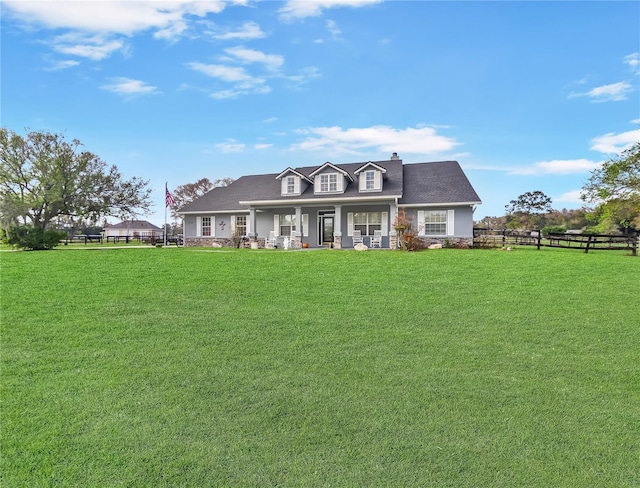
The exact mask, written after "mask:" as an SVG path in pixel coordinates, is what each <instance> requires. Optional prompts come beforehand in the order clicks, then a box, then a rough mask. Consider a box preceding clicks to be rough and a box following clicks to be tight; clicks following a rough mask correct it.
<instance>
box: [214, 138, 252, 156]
mask: <svg viewBox="0 0 640 488" xmlns="http://www.w3.org/2000/svg"><path fill="white" fill-rule="evenodd" d="M216 147H217V148H218V149H220V150H221V151H222V152H223V153H234V152H243V151H244V148H245V145H244V144H242V143H240V142H237V141H236V140H235V139H227V140H226V142H221V143H220V144H216Z"/></svg>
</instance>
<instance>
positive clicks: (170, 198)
mask: <svg viewBox="0 0 640 488" xmlns="http://www.w3.org/2000/svg"><path fill="white" fill-rule="evenodd" d="M174 203H175V201H174V200H173V196H172V195H171V192H170V191H169V188H167V185H166V184H165V185H164V206H165V207H170V206H171V205H173V204H174Z"/></svg>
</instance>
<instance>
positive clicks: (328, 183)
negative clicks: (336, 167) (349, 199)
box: [320, 173, 338, 193]
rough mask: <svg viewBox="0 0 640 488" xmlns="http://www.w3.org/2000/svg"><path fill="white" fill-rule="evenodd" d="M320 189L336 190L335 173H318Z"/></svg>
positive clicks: (336, 180) (336, 177) (323, 190)
mask: <svg viewBox="0 0 640 488" xmlns="http://www.w3.org/2000/svg"><path fill="white" fill-rule="evenodd" d="M320 191H321V192H323V193H324V192H336V191H338V175H337V173H330V174H325V175H320Z"/></svg>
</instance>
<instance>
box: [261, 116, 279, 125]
mask: <svg viewBox="0 0 640 488" xmlns="http://www.w3.org/2000/svg"><path fill="white" fill-rule="evenodd" d="M277 120H278V117H269V118H268V119H264V120H263V121H262V122H263V123H265V124H272V123H273V122H276V121H277Z"/></svg>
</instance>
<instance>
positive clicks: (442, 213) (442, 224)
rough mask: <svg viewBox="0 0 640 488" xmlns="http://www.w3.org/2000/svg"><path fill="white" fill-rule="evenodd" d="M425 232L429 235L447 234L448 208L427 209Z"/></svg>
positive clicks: (425, 213)
mask: <svg viewBox="0 0 640 488" xmlns="http://www.w3.org/2000/svg"><path fill="white" fill-rule="evenodd" d="M424 234H425V235H427V236H443V235H446V234H447V211H446V210H426V211H425V212H424Z"/></svg>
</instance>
